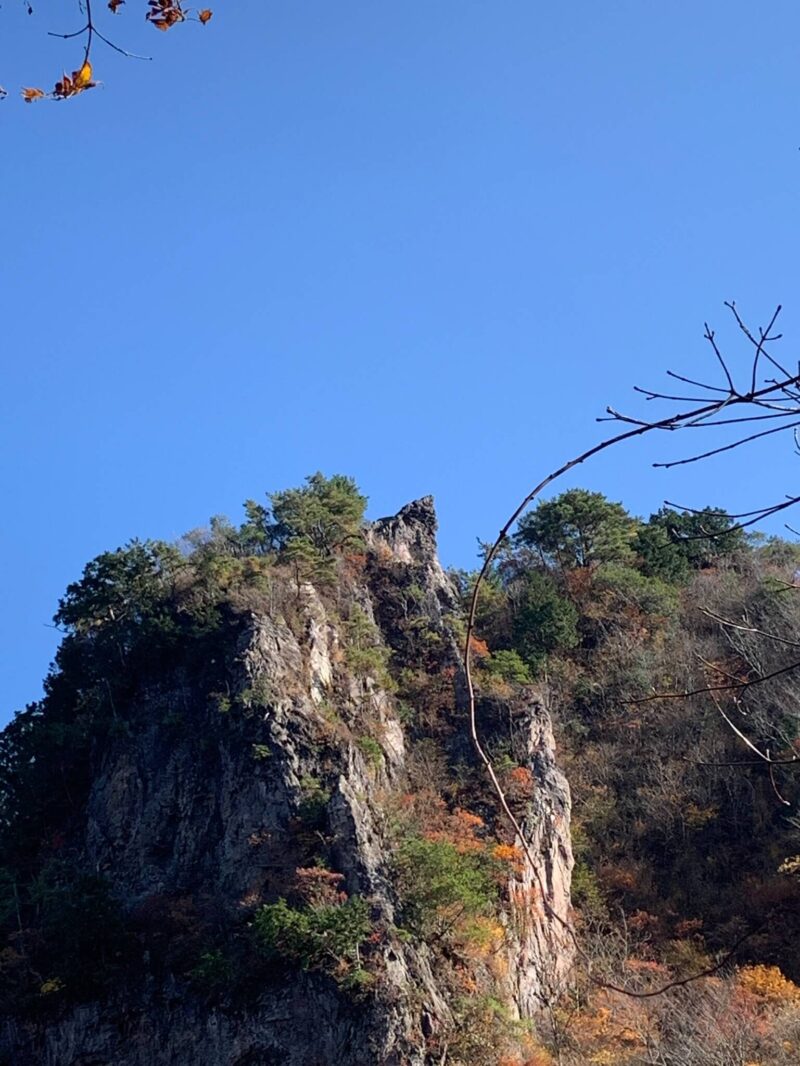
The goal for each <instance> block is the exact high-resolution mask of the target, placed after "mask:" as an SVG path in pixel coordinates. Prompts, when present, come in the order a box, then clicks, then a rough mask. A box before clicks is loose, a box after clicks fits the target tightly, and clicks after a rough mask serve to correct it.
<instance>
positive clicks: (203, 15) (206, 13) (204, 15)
mask: <svg viewBox="0 0 800 1066" xmlns="http://www.w3.org/2000/svg"><path fill="white" fill-rule="evenodd" d="M213 14H214V12H213V11H211V10H210V9H209V8H207V7H204V8H203V10H202V11H198V13H197V17H198V18H199V19H200V21H201V22H202V23H203V25H204V26H205V24H206V23H207V22H208V20H209V19H210V18H211V16H212V15H213Z"/></svg>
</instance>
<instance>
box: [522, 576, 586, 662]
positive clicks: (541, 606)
mask: <svg viewBox="0 0 800 1066" xmlns="http://www.w3.org/2000/svg"><path fill="white" fill-rule="evenodd" d="M512 627H513V640H514V647H515V649H516V650H517V652H518V653H519V654H520V655H521V656H522V657H523V658H524V659H526V660H528V661H529V662H531V663H538V662H540V661H541V660H542V658H543V657H544V656H545V655H547V654H548V653H549V652H553V651H556V650H558V649H565V648H574V647H575V645H576V644H577V643H578V612H577V610H576V608H575V606H574V604H572V603H570V601H569V600H567V599H565V598H564V597H563V596H562V595H561V594H560V593H559V591H558V589H557V588H556V586H555V583H554V581H553V579H552V578H551V577H550V576H549V575H548V574H545V573H542V572H541V571H538V570H532V571H530V572H529V573H528V574H526V575H525V580H524V584H523V587H522V589H521V592H520V595H519V599H518V601H517V605H516V608H515V611H514V616H513V623H512Z"/></svg>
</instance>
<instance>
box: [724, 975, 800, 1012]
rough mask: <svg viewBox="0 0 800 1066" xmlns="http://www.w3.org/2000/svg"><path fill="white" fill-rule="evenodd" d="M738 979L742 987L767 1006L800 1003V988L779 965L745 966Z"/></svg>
mask: <svg viewBox="0 0 800 1066" xmlns="http://www.w3.org/2000/svg"><path fill="white" fill-rule="evenodd" d="M736 980H737V984H738V985H739V987H740V988H741V989H743V990H744V991H745V992H749V993H750V994H751V995H752V996H755V997H756V999H759V1000H760V1001H761V1002H762V1003H763V1004H764V1005H765V1006H776V1007H777V1006H783V1005H785V1004H788V1003H793V1004H795V1005H800V988H798V987H797V985H796V984H794V982H793V981H790V980H789V979H788V977H784V976H783V974H782V973H781V971H780V970H779V969H778V967H777V966H745V967H744V968H743V969H741V970H740V971H739V973H738V974H737V976H736Z"/></svg>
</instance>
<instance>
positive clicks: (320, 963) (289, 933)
mask: <svg viewBox="0 0 800 1066" xmlns="http://www.w3.org/2000/svg"><path fill="white" fill-rule="evenodd" d="M253 928H254V931H255V935H256V941H257V943H258V945H259V947H260V949H261V950H262V951H263V952H264V953H265V954H267V955H268V956H270V957H274V958H280V959H286V960H288V961H290V962H294V963H298V964H299V965H300V966H302V967H303V969H305V970H308V969H323V970H327V971H330V972H332V971H334V970H337V971H341V969H342V966H343V964H344V966H345V967H346V969H347V971H348V972H350V971H351V970H352V968H353V967H357V966H358V964H359V963H360V948H361V945H362V944H363V943H364V941H365V940H366V939H367V937H368V936H369V935H370V933H371V932H372V921H371V919H370V908H369V904H368V903H367V902H366V900H364V899H362V898H361V897H360V896H353V897H351V898H350V899H348V900H346V901H345V902H344V903H338V904H328V905H324V906H318V907H303V908H297V907H291V906H289V904H288V903H287V902H286V900H285V899H279V900H278V902H277V903H270V904H268V905H267V906H265V907H262V908H261V910H260V911H259V912H258V914H257V915H256V916H255V919H254V920H253Z"/></svg>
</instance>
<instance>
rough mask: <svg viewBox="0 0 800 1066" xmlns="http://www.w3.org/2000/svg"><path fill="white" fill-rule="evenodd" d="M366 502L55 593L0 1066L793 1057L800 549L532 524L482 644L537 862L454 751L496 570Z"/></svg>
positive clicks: (704, 536) (512, 801)
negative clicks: (447, 558)
mask: <svg viewBox="0 0 800 1066" xmlns="http://www.w3.org/2000/svg"><path fill="white" fill-rule="evenodd" d="M365 504H366V500H365V499H364V497H363V496H362V495H361V494H360V493H359V491H358V489H357V487H356V485H355V483H354V482H353V481H352V480H351V479H349V478H345V477H338V476H337V477H333V478H325V477H323V476H322V475H319V474H317V475H314V476H312V477H311V478H309V479H308V480H307V482H306V484H305V485H304V486H303V487H302V488H299V489H292V490H287V491H285V492H278V493H274V494H273V495H272V496H271V497H269V499H268V500H267V501H266V502H265V503H263V504H262V503H258V502H254V501H249V502H248V503H247V504H246V507H245V511H246V513H245V520H244V522H243V523H242V524H240V525H235V524H233V523H231V522H229V521H227V520H225V519H219V518H217V519H214V520H213V521H212V522H211V524H210V527H209V528H208V529H205V530H200V531H195V532H194V533H192V534H190V535H188V536H187V537H185V538H183V540H182V541H181V542H179V543H177V544H166V543H162V542H132V543H130V544H129V545H127V546H125V547H123V548H120V549H118V550H116V551H111V552H108V553H105V554H103V555H101V556H99V557H98V558H97V559H95V560H94V561H93V562H91V563H90V564H89V565H88V566H87V567H86V569H85V571H84V573H83V576H82V577H81V578H80V580H78V581H76V582H75V583H74V584H72V585H70V586H69V588H68V589H67V591H66V593H65V595H64V597H63V598H62V600H61V602H60V604H59V608H58V612H57V614H56V623H57V624H58V625H59V626H60V627H62V629H63V631H64V639H63V642H62V645H61V648H60V650H59V653H58V656H57V660H56V663H55V664H54V666H53V669H52V672H51V674H50V676H49V677H48V679H47V683H46V694H45V696H44V699H43V700H42V701H41V702H39V703H36V704H32V705H31V706H29V707H28V708H27V709H26V710H24V711H23V712H21V713H20V714H18V715H17V717H16V718H15V720H14V722H13V723H12V724H11V725H10V726H9V727H8V728H7V729H6V730H5V731H4V733H3V734H2V738H1V739H0V790H1V791H0V803H1V807H0V815H1V817H2V821H1V822H0V921H2V928H3V936H4V946H3V948H2V951H1V952H0V996H2V1003H1V1004H0V1008H1V1009H2V1013H3V1016H4V1020H5V1023H6V1024H5V1028H4V1030H3V1033H4V1036H3V1037H2V1040H0V1049H2V1053H3V1054H5V1056H6V1057H5V1061H7V1062H9V1063H14V1064H16V1063H27V1062H47V1063H53V1064H55V1063H58V1064H59V1066H61V1064H62V1063H66V1064H73V1066H78V1064H79V1063H85V1062H89V1061H91V1062H92V1063H93V1064H101V1063H112V1062H114V1063H123V1064H126V1066H134V1064H136V1066H138V1064H142V1066H143V1064H144V1063H148V1064H151V1063H156V1064H158V1063H162V1062H163V1063H168V1062H169V1063H172V1062H181V1061H186V1062H188V1061H192V1062H196V1063H198V1064H201V1066H206V1064H207V1066H212V1064H217V1063H220V1064H223V1063H225V1064H228V1063H230V1064H231V1066H233V1064H235V1066H245V1064H247V1066H258V1064H261V1063H263V1064H275V1063H278V1062H281V1063H297V1064H298V1066H299V1064H300V1063H312V1062H313V1063H317V1062H319V1063H323V1062H325V1063H329V1062H333V1061H336V1062H341V1063H353V1064H356V1063H359V1064H361V1063H364V1064H367V1063H395V1064H396V1066H401V1064H403V1063H407V1064H409V1066H411V1064H415V1066H423V1064H428V1063H431V1064H432V1063H450V1064H452V1066H458V1064H462V1066H475V1064H477V1066H481V1064H485V1066H512V1064H517V1066H519V1064H523V1063H524V1064H527V1066H547V1064H550V1063H560V1064H562V1066H577V1064H579V1063H587V1062H591V1063H598V1064H603V1063H605V1064H614V1063H631V1064H646V1063H652V1064H664V1066H667V1064H675V1066H677V1064H686V1066H712V1064H714V1066H718V1064H720V1063H730V1064H740V1066H745V1064H749V1066H753V1064H755V1063H761V1064H763V1066H767V1064H776V1066H778V1064H784V1063H785V1064H788V1063H791V1062H795V1061H797V1056H798V1054H800V988H798V987H797V986H796V985H795V984H794V983H793V982H795V981H797V982H799V983H800V970H799V969H798V964H797V952H796V945H797V942H798V932H799V931H800V930H798V922H799V921H800V919H798V914H799V913H800V908H799V906H798V905H799V904H800V874H798V871H800V855H798V852H800V840H798V822H797V820H796V814H795V812H796V803H797V799H798V797H800V787H798V786H800V776H798V775H797V772H796V771H795V767H794V765H793V760H794V759H795V751H796V747H797V737H798V728H797V725H798V723H797V716H798V710H799V705H798V695H800V689H798V682H797V679H796V677H795V670H794V657H795V655H796V652H797V647H798V646H800V625H798V622H800V612H799V611H798V606H797V603H798V601H797V587H796V582H795V578H796V574H797V570H798V567H800V551H799V550H798V549H797V548H796V546H795V545H794V544H792V543H789V542H786V541H782V540H778V539H764V538H758V537H753V536H749V535H747V534H746V533H745V532H744V531H743V530H741V529H739V528H738V527H737V526H736V525H735V524H734V522H733V521H732V520H731V519H730V518H728V517H727V516H726V515H725V514H724V513H723V512H721V511H718V510H716V509H714V508H707V509H705V510H704V511H701V512H696V513H695V512H691V513H689V512H682V513H677V512H675V511H672V510H669V509H664V510H662V511H660V512H658V513H657V514H655V515H653V516H651V517H650V518H649V519H648V520H646V521H645V520H641V519H638V518H636V517H634V516H631V515H630V514H629V513H628V512H627V511H626V510H625V508H624V507H623V506H622V504H620V503H616V502H612V501H610V500H608V499H606V498H605V497H603V496H602V495H600V494H597V493H590V492H586V491H583V490H570V491H568V492H566V493H564V494H562V495H560V496H557V497H555V498H553V499H551V500H549V501H547V502H544V503H541V504H540V505H539V506H538V508H537V509H536V510H534V511H533V512H531V513H530V514H529V515H528V516H527V517H526V518H524V519H523V521H522V522H521V524H520V526H519V529H518V531H517V532H516V533H515V535H514V536H513V538H510V539H508V540H507V541H506V543H505V545H504V547H503V550H502V552H501V553H500V555H499V557H498V558H497V560H496V561H495V563H494V564H493V566H492V570H491V573H490V580H489V582H488V584H487V585H486V586H485V589H484V595H483V596H482V598H481V600H480V605H479V616H478V635H477V637H476V638H475V639H474V640H473V642H472V644H473V647H472V653H473V656H474V660H475V663H476V666H477V680H478V689H479V699H478V712H479V713H478V725H479V728H480V731H481V737H482V740H483V741H484V743H485V745H486V748H487V750H488V751H489V753H490V756H491V760H492V763H493V766H494V769H495V772H496V774H497V776H498V779H499V781H500V782H501V784H502V788H503V790H504V793H505V796H506V798H507V800H508V803H509V805H510V807H511V809H512V810H513V812H514V815H515V817H517V818H518V819H519V820H520V822H521V824H522V826H523V830H524V832H525V834H526V839H527V840H528V841H529V843H530V848H531V854H532V855H534V856H535V858H536V860H537V861H536V863H535V864H533V865H532V864H531V862H530V861H529V856H528V855H526V854H525V853H524V851H523V850H522V849H521V847H520V841H519V840H517V839H515V836H514V833H513V830H512V828H511V826H510V825H509V824H508V822H507V820H506V819H505V817H504V815H503V812H502V811H501V809H500V807H499V805H498V799H497V796H496V795H495V793H494V792H493V791H492V790H491V788H490V787H489V783H488V780H487V778H486V774H485V772H484V770H483V768H482V766H481V764H480V762H479V760H478V759H477V758H476V757H475V754H474V752H473V749H472V745H471V744H470V740H469V734H468V731H467V726H466V720H465V714H464V679H463V668H462V662H461V653H460V641H461V640H463V635H464V605H465V603H466V601H467V598H468V596H469V593H470V589H471V587H472V583H473V582H474V580H475V575H474V574H472V573H467V572H454V573H451V574H449V575H446V574H445V573H444V572H443V571H442V569H441V567H440V565H439V563H438V560H437V558H436V554H435V539H434V537H435V528H436V523H435V515H434V513H433V510H432V505H431V502H430V501H429V500H422V501H417V502H416V503H415V504H411V505H409V506H408V507H407V508H404V509H403V510H402V511H401V512H400V513H399V514H398V515H397V516H395V517H393V518H389V519H382V520H380V521H378V522H375V523H367V522H365V521H364V509H365ZM687 694H690V695H687ZM551 721H552V730H554V732H555V739H556V745H557V750H558V765H556V762H555V757H554V748H553V733H552V730H551ZM562 770H563V771H564V773H565V774H566V777H567V779H568V781H569V789H568V788H567V784H566V782H565V781H564V777H563V776H562V772H561V771H562ZM570 790H571V793H572V804H571V832H570V795H569V793H570ZM573 851H574V855H575V859H576V863H575V866H574V871H573V869H572V852H573ZM570 875H571V890H572V897H571V898H572V907H570V903H569V900H570ZM734 949H735V951H734ZM720 964H721V965H720ZM706 971H707V972H708V976H705V977H702V978H699V977H698V975H699V974H701V973H703V972H706ZM695 978H697V979H695ZM682 982H685V983H682ZM663 986H670V987H669V988H668V989H667V990H666V991H665V992H663V993H662V994H659V995H654V996H652V997H648V996H647V995H645V994H646V993H649V992H654V991H657V990H658V989H660V988H662V987H663ZM181 1056H183V1058H181ZM187 1056H188V1057H187Z"/></svg>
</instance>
